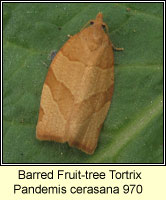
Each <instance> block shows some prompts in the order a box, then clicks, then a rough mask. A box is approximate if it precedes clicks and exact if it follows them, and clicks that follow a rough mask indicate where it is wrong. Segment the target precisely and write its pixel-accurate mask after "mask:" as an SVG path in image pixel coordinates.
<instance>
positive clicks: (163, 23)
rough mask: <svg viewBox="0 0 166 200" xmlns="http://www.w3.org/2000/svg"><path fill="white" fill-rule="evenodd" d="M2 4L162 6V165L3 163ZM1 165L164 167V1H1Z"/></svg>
mask: <svg viewBox="0 0 166 200" xmlns="http://www.w3.org/2000/svg"><path fill="white" fill-rule="evenodd" d="M3 3H162V4H163V14H164V16H163V41H164V42H163V111H164V112H163V163H115V164H114V163H3V122H2V120H3V117H2V115H3V97H2V94H3V81H2V79H3V65H2V60H3ZM1 33H2V34H1V44H2V46H1V91H2V92H1V108H2V109H1V124H2V127H1V144H0V146H1V163H0V166H133V167H134V166H165V165H166V164H165V123H164V122H165V1H63V2H62V1H1Z"/></svg>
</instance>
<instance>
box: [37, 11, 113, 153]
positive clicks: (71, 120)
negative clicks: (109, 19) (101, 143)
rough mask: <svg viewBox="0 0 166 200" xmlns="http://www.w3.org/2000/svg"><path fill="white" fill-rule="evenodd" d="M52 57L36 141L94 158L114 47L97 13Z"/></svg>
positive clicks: (109, 88)
mask: <svg viewBox="0 0 166 200" xmlns="http://www.w3.org/2000/svg"><path fill="white" fill-rule="evenodd" d="M88 24H89V26H86V27H85V28H83V29H82V30H81V31H80V32H79V33H77V34H75V35H74V36H71V37H70V38H69V39H68V41H67V42H66V43H65V44H64V46H63V47H62V48H61V49H60V50H59V52H58V53H57V54H56V56H55V57H54V59H53V61H52V63H51V65H50V67H49V70H48V74H47V76H46V79H45V82H44V85H43V90H42V95H41V102H40V110H39V117H38V123H37V127H36V137H37V138H38V139H39V140H53V141H56V142H61V143H64V142H68V144H69V145H70V146H72V147H76V148H78V149H80V150H82V151H83V152H85V153H87V154H93V153H94V151H95V149H96V146H97V143H98V138H99V134H100V130H101V128H102V125H103V122H104V120H105V118H106V115H107V112H108V109H109V107H110V103H111V98H112V95H113V88H114V55H113V45H112V43H111V41H110V39H109V36H108V26H107V24H106V23H104V22H103V15H102V13H101V12H99V13H98V14H97V16H96V19H94V20H90V21H89V23H88Z"/></svg>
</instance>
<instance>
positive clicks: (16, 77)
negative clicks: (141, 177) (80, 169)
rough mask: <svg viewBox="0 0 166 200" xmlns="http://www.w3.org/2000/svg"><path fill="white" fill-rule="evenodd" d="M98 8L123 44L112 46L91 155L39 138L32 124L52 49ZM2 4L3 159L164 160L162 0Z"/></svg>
mask: <svg viewBox="0 0 166 200" xmlns="http://www.w3.org/2000/svg"><path fill="white" fill-rule="evenodd" d="M128 8H130V9H128ZM99 11H102V12H103V15H104V21H105V22H106V23H107V24H108V26H109V30H110V38H111V40H112V42H113V43H114V45H115V46H117V47H124V48H125V50H124V51H123V52H115V89H114V95H113V99H112V104H111V107H110V110H109V113H108V115H107V118H106V120H105V123H104V126H103V128H102V131H101V134H100V138H99V142H98V147H97V149H96V151H95V153H94V155H91V156H90V155H86V154H85V153H83V152H81V151H79V150H77V149H75V148H71V147H69V146H68V144H60V143H56V142H47V141H43V142H41V141H38V140H37V139H36V137H35V129H36V123H37V119H38V111H39V104H40V96H41V90H42V86H43V83H44V80H45V77H46V74H47V71H48V67H49V65H50V63H51V53H52V52H53V51H56V52H57V51H58V50H59V49H60V48H61V47H62V46H63V44H64V43H65V41H66V40H67V35H68V34H71V35H73V34H75V33H77V32H79V31H80V29H81V28H82V27H83V26H84V25H85V24H86V22H87V21H88V20H90V19H94V18H95V16H96V14H97V13H98V12H99ZM3 12H4V13H3V15H4V16H3V20H4V21H3V37H4V38H3V48H4V49H3V162H4V163H162V162H163V4H162V3H147V4H144V3H3Z"/></svg>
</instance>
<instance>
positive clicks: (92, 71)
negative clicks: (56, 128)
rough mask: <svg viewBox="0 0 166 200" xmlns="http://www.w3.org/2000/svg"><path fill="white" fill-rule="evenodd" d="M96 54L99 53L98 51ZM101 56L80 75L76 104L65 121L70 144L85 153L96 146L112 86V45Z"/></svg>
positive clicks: (91, 151) (90, 152) (110, 96)
mask: <svg viewBox="0 0 166 200" xmlns="http://www.w3.org/2000/svg"><path fill="white" fill-rule="evenodd" d="M99 51H100V49H99ZM96 53H97V54H98V52H96ZM100 54H101V56H100V57H99V58H98V61H95V62H94V63H92V65H91V66H87V67H86V69H85V71H84V73H83V74H82V82H81V83H80V90H79V92H78V93H77V96H76V97H75V105H74V106H73V111H72V114H71V116H70V119H69V122H68V124H69V125H68V126H69V127H68V130H69V136H70V137H69V145H70V146H75V147H77V148H78V149H81V150H82V151H84V152H86V153H88V154H92V153H93V152H94V150H95V148H96V146H97V141H98V137H99V133H100V129H101V127H102V124H103V122H104V120H105V118H106V115H107V112H108V109H109V106H110V102H111V98H112V94H113V86H114V66H113V51H112V46H111V44H108V47H107V48H103V50H101V51H100ZM92 56H95V55H92ZM96 62H97V63H96Z"/></svg>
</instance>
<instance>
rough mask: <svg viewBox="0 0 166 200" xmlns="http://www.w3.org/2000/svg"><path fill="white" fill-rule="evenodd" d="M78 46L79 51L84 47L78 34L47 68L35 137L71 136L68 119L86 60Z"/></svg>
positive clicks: (58, 140) (64, 139) (57, 138)
mask: <svg viewBox="0 0 166 200" xmlns="http://www.w3.org/2000/svg"><path fill="white" fill-rule="evenodd" d="M75 49H77V52H82V51H83V49H82V46H81V42H80V39H79V37H78V34H76V35H74V36H73V37H72V38H70V39H69V40H68V41H67V42H66V43H65V45H64V46H63V47H62V48H61V50H60V51H59V52H58V53H57V55H56V56H55V58H54V59H53V61H52V63H51V66H50V68H49V70H48V74H47V76H46V80H45V82H44V86H43V90H42V95H41V102H40V110H39V118H38V123H37V127H36V137H37V138H38V139H40V140H55V141H57V142H66V141H67V140H68V134H67V131H66V123H67V121H68V118H69V116H70V113H71V110H72V107H73V104H74V95H75V93H76V91H77V87H78V82H79V80H80V79H81V75H80V72H82V71H84V68H85V66H84V64H82V63H80V62H79V61H78V60H77V58H78V56H77V53H75ZM82 59H84V58H83V57H82Z"/></svg>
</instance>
